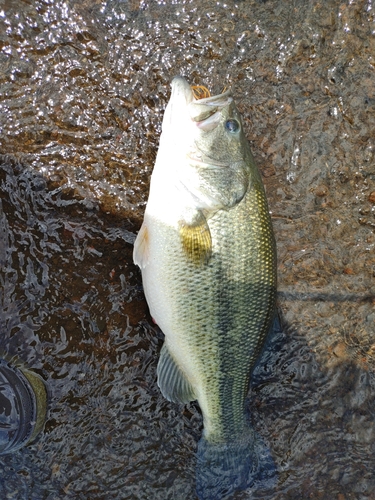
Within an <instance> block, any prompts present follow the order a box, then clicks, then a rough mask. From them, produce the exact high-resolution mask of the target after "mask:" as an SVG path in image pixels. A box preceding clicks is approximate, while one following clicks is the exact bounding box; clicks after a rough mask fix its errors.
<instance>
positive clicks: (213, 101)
mask: <svg viewBox="0 0 375 500" xmlns="http://www.w3.org/2000/svg"><path fill="white" fill-rule="evenodd" d="M232 101H233V97H232V89H230V88H229V89H228V90H226V91H225V92H223V93H222V94H217V95H211V96H210V97H204V98H203V99H195V100H194V104H197V105H198V106H199V105H205V106H217V107H219V108H223V107H225V106H227V105H228V104H230V103H231V102H232Z"/></svg>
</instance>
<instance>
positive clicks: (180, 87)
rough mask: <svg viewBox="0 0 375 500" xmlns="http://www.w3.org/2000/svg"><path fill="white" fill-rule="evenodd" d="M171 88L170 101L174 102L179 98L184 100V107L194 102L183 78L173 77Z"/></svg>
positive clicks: (187, 84) (189, 88)
mask: <svg viewBox="0 0 375 500" xmlns="http://www.w3.org/2000/svg"><path fill="white" fill-rule="evenodd" d="M171 86H172V95H171V100H175V99H176V98H181V96H182V97H183V98H184V99H185V102H186V105H189V104H190V103H191V102H193V101H194V94H193V91H192V89H191V87H190V85H189V83H188V81H187V80H186V79H185V78H184V77H183V76H175V77H174V78H173V80H172V83H171Z"/></svg>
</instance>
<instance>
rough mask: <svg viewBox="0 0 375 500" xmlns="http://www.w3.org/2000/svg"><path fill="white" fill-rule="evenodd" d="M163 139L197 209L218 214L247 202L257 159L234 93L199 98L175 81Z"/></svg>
mask: <svg viewBox="0 0 375 500" xmlns="http://www.w3.org/2000/svg"><path fill="white" fill-rule="evenodd" d="M162 135H164V138H165V149H166V150H168V153H167V154H168V158H169V160H168V161H169V164H170V165H171V169H173V175H174V177H175V178H176V179H178V189H179V191H180V192H181V193H182V194H183V195H185V199H186V198H187V197H188V198H189V203H190V206H191V208H193V209H194V210H204V211H205V213H206V214H210V213H211V214H212V213H215V212H216V211H217V210H219V209H222V208H224V209H227V208H230V207H232V206H233V205H235V204H237V203H238V202H239V201H241V199H242V198H243V196H244V195H245V193H246V191H247V189H248V186H249V177H250V172H249V159H250V163H251V161H252V157H251V153H250V149H249V146H248V142H247V140H246V137H245V135H244V132H243V126H242V121H241V116H240V113H239V111H238V109H237V108H236V105H235V103H234V100H233V97H232V94H231V91H230V90H228V91H226V92H224V93H222V94H220V95H217V96H210V97H207V98H204V99H196V98H195V97H194V94H193V91H192V88H191V87H190V85H189V83H188V82H187V81H186V80H185V79H184V78H183V77H176V78H174V79H173V81H172V95H171V99H170V101H169V103H168V106H167V109H166V111H165V115H164V120H163V134H162ZM166 162H167V161H166ZM171 162H172V164H171ZM186 194H187V195H188V196H186ZM183 198H184V196H183Z"/></svg>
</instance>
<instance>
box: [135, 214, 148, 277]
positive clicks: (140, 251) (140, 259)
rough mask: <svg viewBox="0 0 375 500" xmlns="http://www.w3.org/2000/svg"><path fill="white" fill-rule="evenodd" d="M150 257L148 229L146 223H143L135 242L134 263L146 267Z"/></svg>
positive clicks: (142, 267)
mask: <svg viewBox="0 0 375 500" xmlns="http://www.w3.org/2000/svg"><path fill="white" fill-rule="evenodd" d="M149 258H150V241H149V234H148V229H147V226H146V224H145V223H143V224H142V226H141V229H140V230H139V233H138V235H137V237H136V239H135V242H134V250H133V261H134V264H136V265H137V266H139V267H140V268H141V269H144V268H145V267H146V266H147V264H148V262H149Z"/></svg>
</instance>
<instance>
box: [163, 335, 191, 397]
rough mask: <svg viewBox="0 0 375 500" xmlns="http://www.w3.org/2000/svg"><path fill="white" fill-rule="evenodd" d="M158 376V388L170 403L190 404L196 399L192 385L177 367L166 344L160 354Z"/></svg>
mask: <svg viewBox="0 0 375 500" xmlns="http://www.w3.org/2000/svg"><path fill="white" fill-rule="evenodd" d="M157 374H158V386H159V387H160V390H161V393H162V394H163V396H164V397H165V398H166V399H168V401H173V402H175V403H188V402H189V401H194V399H196V396H195V394H194V389H193V387H192V385H191V384H190V382H189V381H188V380H187V379H186V377H185V376H184V374H183V373H182V372H181V370H180V368H179V367H178V366H177V365H176V363H175V361H174V360H173V358H172V356H171V355H170V353H169V351H168V348H167V346H166V345H165V344H164V345H163V347H162V349H161V352H160V359H159V363H158V367H157Z"/></svg>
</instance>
